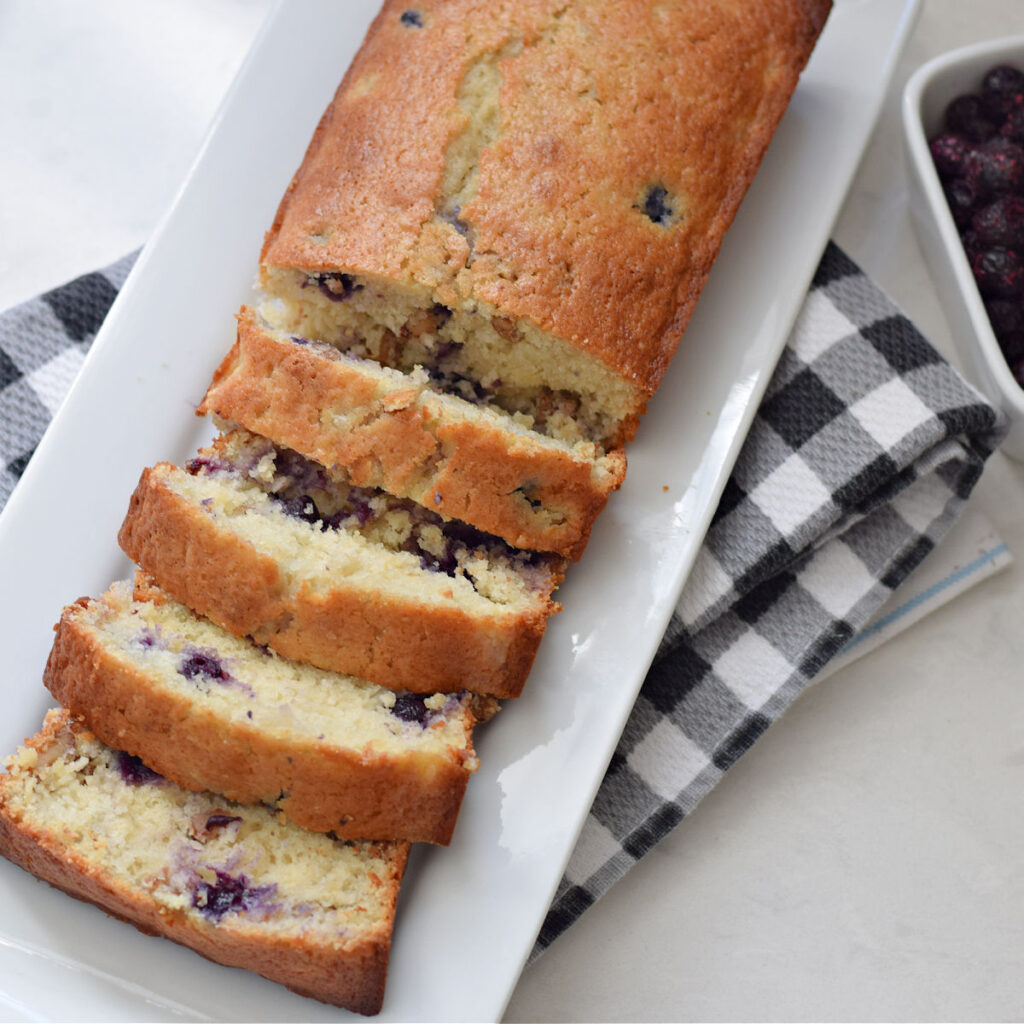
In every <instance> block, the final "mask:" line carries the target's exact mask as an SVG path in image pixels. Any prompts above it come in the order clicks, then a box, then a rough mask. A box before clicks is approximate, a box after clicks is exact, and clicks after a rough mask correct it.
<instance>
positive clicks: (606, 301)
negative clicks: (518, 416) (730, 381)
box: [262, 0, 830, 397]
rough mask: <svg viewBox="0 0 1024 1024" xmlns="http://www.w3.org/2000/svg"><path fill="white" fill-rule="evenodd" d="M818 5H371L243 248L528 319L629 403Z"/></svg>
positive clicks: (667, 339) (645, 379)
mask: <svg viewBox="0 0 1024 1024" xmlns="http://www.w3.org/2000/svg"><path fill="white" fill-rule="evenodd" d="M829 8H830V0H586V2H567V0H505V2H494V0H423V2H421V3H419V4H418V5H417V7H416V8H415V9H411V8H410V7H409V0H401V2H397V0H388V2H386V3H385V5H384V7H383V10H382V11H381V13H380V14H379V15H378V17H377V18H376V20H375V21H374V22H373V24H372V25H371V27H370V30H369V33H368V35H367V38H366V40H365V42H364V44H363V47H362V48H361V50H360V51H359V53H358V54H357V56H356V58H355V60H354V62H353V64H352V66H351V68H350V70H349V72H348V74H347V75H346V76H345V78H344V80H343V81H342V83H341V86H340V87H339V89H338V91H337V93H336V95H335V98H334V101H333V103H332V104H331V106H330V107H329V108H328V110H327V112H326V113H325V114H324V116H323V118H322V119H321V122H320V124H319V127H318V128H317V131H316V133H315V135H314V137H313V140H312V142H311V144H310V146H309V149H308V151H307V153H306V157H305V160H304V162H303V164H302V166H301V167H300V169H299V171H298V173H297V174H296V175H295V177H294V179H293V181H292V182H291V185H290V186H289V188H288V190H287V193H286V194H285V196H284V198H283V200H282V202H281V205H280V207H279V209H278V212H277V216H276V219H275V221H274V224H273V226H272V228H271V230H270V232H269V233H268V235H267V238H266V242H265V245H264V250H263V257H262V259H263V263H264V264H265V265H273V266H294V267H300V268H303V269H305V270H309V271H344V272H349V273H359V274H362V275H366V276H369V277H371V278H372V277H379V278H380V279H382V280H385V281H388V282H391V283H394V284H398V285H402V286H409V287H413V288H416V287H420V288H423V289H427V290H429V291H430V292H431V293H433V295H434V296H436V298H437V299H438V301H441V302H444V303H445V304H447V305H451V306H455V305H456V304H462V305H463V306H472V305H473V304H477V305H483V306H484V307H485V308H487V307H490V308H491V309H492V310H497V311H499V312H500V313H501V314H502V315H505V316H512V317H515V318H517V319H526V320H527V321H529V322H532V323H533V324H535V325H536V326H537V327H539V328H540V329H541V330H543V331H545V332H547V333H549V334H553V335H555V336H557V337H560V338H562V339H564V340H567V341H569V342H570V343H571V344H573V345H574V346H576V347H577V348H579V349H581V350H583V351H585V352H588V353H590V354H592V355H593V356H595V357H597V358H598V359H600V360H601V361H603V362H604V363H605V364H607V365H609V366H610V367H612V368H613V369H614V370H615V371H616V372H617V373H618V374H620V375H621V376H622V377H623V378H625V379H626V380H627V381H630V382H631V384H632V386H633V387H634V388H635V389H636V391H637V394H638V395H640V396H644V397H649V396H650V394H652V393H653V391H654V389H655V388H656V387H657V385H658V383H659V382H660V380H661V378H662V376H663V374H664V372H665V369H666V368H667V365H668V362H669V360H670V358H671V356H672V354H673V353H674V351H675V349H676V347H677V345H678V342H679V338H680V336H681V334H682V331H683V329H684V328H685V325H686V323H687V321H688V320H689V317H690V314H691V312H692V309H693V306H694V304H695V302H696V300H697V296H698V295H699V293H700V290H701V288H702V287H703V285H704V282H705V280H706V278H707V274H708V271H709V269H710V267H711V264H712V262H713V260H714V258H715V256H716V255H717V252H718V249H719V247H720V243H721V239H722V236H723V234H724V233H725V231H726V229H727V228H728V226H729V224H730V223H731V221H732V219H733V216H734V214H735V212H736V209H737V207H738V206H739V203H740V200H741V199H742V197H743V195H744V193H745V192H746V189H747V187H748V185H749V183H750V181H751V179H752V178H753V176H754V173H755V171H756V169H757V166H758V164H759V163H760V160H761V158H762V156H763V154H764V151H765V149H766V148H767V145H768V142H769V140H770V139H771V136H772V134H773V133H774V130H775V127H776V124H777V123H778V120H779V118H780V117H781V116H782V113H783V111H784V109H785V107H786V104H787V103H788V100H789V97H790V95H791V93H792V91H793V89H794V88H795V86H796V82H797V78H798V76H799V74H800V71H801V69H802V68H803V66H804V64H805V63H806V61H807V58H808V57H809V55H810V52H811V49H812V48H813V45H814V42H815V41H816V39H817V36H818V34H819V32H820V30H821V28H822V26H823V24H824V22H825V19H826V17H827V14H828V11H829ZM467 167H468V168H469V169H470V173H468V174H467V173H463V172H464V171H465V168H467ZM460 168H462V171H460ZM460 173H461V177H460Z"/></svg>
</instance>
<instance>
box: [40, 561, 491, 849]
mask: <svg viewBox="0 0 1024 1024" xmlns="http://www.w3.org/2000/svg"><path fill="white" fill-rule="evenodd" d="M44 682H45V684H46V686H47V688H48V689H49V690H50V692H51V693H52V694H53V695H54V696H55V697H56V698H57V700H58V701H59V702H60V703H61V704H63V705H64V706H65V707H68V708H70V709H71V711H72V712H73V713H74V714H75V715H76V716H78V717H79V718H81V719H82V720H83V721H84V722H85V724H86V725H87V726H88V727H89V729H91V730H92V732H94V733H95V734H96V735H97V736H98V737H99V738H100V739H101V740H103V741H104V742H105V743H109V744H111V745H112V746H115V747H117V748H118V749H119V750H124V751H126V752H127V753H129V754H132V755H135V756H138V757H141V758H142V759H143V760H144V761H145V762H146V764H147V765H148V766H149V767H150V768H152V769H154V770H155V771H157V772H159V773H160V774H161V775H164V776H166V777H167V778H169V779H171V780H173V781H174V782H176V783H177V784H178V785H181V786H184V787H186V788H187V789H192V790H212V791H214V792H217V793H223V794H224V795H225V796H228V797H230V798H232V799H234V800H238V801H241V802H242V803H261V804H264V805H266V806H267V807H268V808H270V809H274V810H278V811H281V812H282V813H283V814H284V815H285V816H286V817H287V818H289V819H290V820H292V821H294V822H295V823H297V824H298V825H301V826H303V827H304V828H308V829H313V830H316V831H319V832H331V833H333V834H335V835H338V836H340V837H342V838H352V839H408V840H415V841H422V842H431V843H442V844H444V843H447V842H448V841H449V840H450V838H451V834H452V830H453V828H454V827H455V821H456V818H457V816H458V812H459V806H460V805H461V803H462V797H463V794H464V793H465V789H466V783H467V780H468V778H469V776H470V774H471V773H472V772H473V771H475V770H476V768H477V766H478V764H479V762H478V761H477V759H476V755H475V752H474V749H473V742H472V734H473V727H474V725H475V724H476V723H477V722H478V721H480V720H481V719H486V718H488V717H490V715H492V714H493V713H494V711H495V710H496V704H495V702H494V701H493V700H492V699H490V698H486V697H479V696H475V695H470V694H467V693H462V694H434V695H429V696H428V695H423V694H411V693H395V692H394V691H392V690H387V689H384V688H383V687H380V686H376V685H374V684H373V683H368V682H366V681H365V680H361V679H356V678H353V677H351V676H340V675H337V674H335V673H333V672H325V671H323V670H322V669H317V668H313V667H312V666H309V665H300V664H297V663H295V662H290V661H287V660H286V659H284V658H281V657H279V656H278V655H276V654H274V653H273V652H272V651H269V650H268V649H266V648H261V647H258V646H256V645H255V644H254V643H252V641H250V640H245V639H240V638H238V637H234V636H231V635H230V634H228V633H225V632H224V630H222V629H220V628H219V627H217V626H215V625H214V624H213V623H212V622H209V621H208V620H206V619H203V618H200V617H198V616H196V615H194V614H193V613H192V612H191V611H190V610H189V609H188V608H186V607H185V606H184V605H181V604H179V603H178V602H177V601H174V600H172V599H171V598H169V597H167V596H166V595H165V594H163V593H162V592H161V591H160V590H159V589H158V588H156V587H155V586H153V585H152V584H151V583H148V582H147V581H146V580H145V579H144V578H140V581H139V582H138V583H137V585H136V587H135V593H134V595H133V593H132V588H131V585H130V584H128V583H120V584H115V585H114V586H113V587H112V588H111V589H110V590H109V591H108V592H107V593H106V594H105V595H104V596H103V597H101V598H100V599H99V600H89V599H82V600H81V601H79V602H78V603H76V604H74V605H70V606H69V607H68V608H66V609H65V610H64V613H63V615H62V616H61V620H60V623H59V624H58V626H57V635H56V638H55V640H54V645H53V648H52V650H51V653H50V657H49V660H48V662H47V666H46V672H45V675H44Z"/></svg>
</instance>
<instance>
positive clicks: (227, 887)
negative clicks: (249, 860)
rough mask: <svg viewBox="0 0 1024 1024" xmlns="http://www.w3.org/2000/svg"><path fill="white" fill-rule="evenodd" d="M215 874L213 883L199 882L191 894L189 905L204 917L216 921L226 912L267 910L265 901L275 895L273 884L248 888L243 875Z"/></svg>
mask: <svg viewBox="0 0 1024 1024" xmlns="http://www.w3.org/2000/svg"><path fill="white" fill-rule="evenodd" d="M215 874H216V876H217V881H216V884H213V883H210V882H205V881H200V882H199V883H198V884H197V885H196V888H195V892H194V893H193V894H192V906H194V907H196V908H197V909H198V910H199V911H200V912H201V913H202V914H203V915H204V916H205V917H208V918H210V919H211V920H212V921H219V920H220V919H221V918H222V917H223V916H224V915H225V914H229V913H244V912H246V911H251V910H255V909H257V908H261V909H269V907H268V906H267V903H268V899H269V897H271V896H273V895H274V894H275V893H276V891H277V886H276V885H255V886H254V885H250V884H249V879H248V878H246V876H245V875H243V874H239V875H237V876H236V875H229V874H228V873H227V872H226V871H215Z"/></svg>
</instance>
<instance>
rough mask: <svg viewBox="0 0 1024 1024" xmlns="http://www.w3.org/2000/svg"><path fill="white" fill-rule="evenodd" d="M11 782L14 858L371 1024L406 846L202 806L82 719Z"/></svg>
mask: <svg viewBox="0 0 1024 1024" xmlns="http://www.w3.org/2000/svg"><path fill="white" fill-rule="evenodd" d="M6 766H7V772H6V773H5V774H0V854H2V855H3V856H5V857H7V858H8V859H9V860H12V861H14V863H16V864H18V865H20V866H21V867H23V868H25V869H26V870H27V871H30V872H32V874H34V875H37V876H38V877H39V878H42V879H44V880H45V881H47V882H49V883H50V884H51V885H54V886H56V887H57V888H59V889H63V890H64V891H65V892H68V893H70V894H71V895H72V896H76V897H78V898H79V899H82V900H86V901H88V902H90V903H95V904H96V905H98V906H99V907H102V908H103V909H104V910H106V911H107V912H108V913H110V914H113V915H114V916H116V917H119V918H122V919H124V920H127V921H129V922H131V923H132V924H134V925H135V926H136V927H137V928H139V929H140V930H141V931H143V932H146V933H149V934H152V935H162V936H164V937H166V938H169V939H173V940H174V941H175V942H179V943H181V944H183V945H185V946H189V947H191V948H192V949H194V950H196V951H197V952H199V953H201V954H202V955H203V956H205V957H208V958H209V959H211V960H216V961H218V962H219V963H222V964H228V965H230V966H233V967H245V968H247V969H248V970H251V971H255V972H256V973H258V974H261V975H263V976H264V977H266V978H270V979H271V980H272V981H276V982H279V983H281V984H283V985H287V986H288V987H289V988H291V989H293V990H294V991H296V992H299V993H301V994H302V995H306V996H312V997H313V998H315V999H319V1000H322V1001H324V1002H328V1003H333V1004H335V1005H337V1006H342V1007H345V1008H347V1009H349V1010H354V1011H356V1012H358V1013H364V1014H372V1013H376V1012H378V1011H379V1009H380V1006H381V1002H382V1000H383V995H384V981H385V974H386V971H387V961H388V953H389V950H390V945H391V930H392V925H393V922H394V915H395V903H396V900H397V898H398V889H399V885H400V883H401V879H402V874H403V872H404V870H405V862H406V858H407V856H408V844H407V843H353V842H348V841H345V840H340V839H336V838H334V837H332V836H328V835H323V834H318V833H313V832H307V831H305V830H303V829H300V828H298V827H296V826H295V825H291V824H289V823H287V822H284V821H281V820H280V819H279V817H277V816H276V815H274V814H273V813H271V812H270V811H268V810H266V809H265V808H262V807H247V806H243V805H241V804H236V803H232V802H231V801H228V800H225V799H223V798H222V797H218V796H214V795H212V794H209V793H192V792H189V791H188V790H184V789H180V788H179V787H178V786H175V785H174V784H173V783H171V782H169V781H167V780H166V779H164V778H162V777H161V776H159V775H157V774H155V773H154V772H152V771H151V770H150V769H149V768H147V767H146V766H145V765H144V764H143V763H142V762H140V761H139V760H137V759H136V758H134V757H130V756H128V755H126V754H124V753H123V752H119V751H116V750H112V749H111V748H109V747H107V746H104V745H103V744H102V743H100V742H99V741H98V740H97V739H96V738H95V737H94V736H93V735H92V734H90V733H89V732H88V731H86V730H85V728H84V727H82V726H80V725H78V724H77V723H74V722H73V721H72V720H71V719H70V716H69V715H68V713H67V712H65V711H51V712H50V713H49V714H48V715H47V718H46V722H45V724H44V727H43V729H42V731H41V732H40V733H39V734H38V735H36V736H35V737H33V738H32V739H30V740H28V741H27V743H26V745H25V746H24V747H23V748H21V749H20V750H19V751H18V752H17V753H16V754H15V755H14V756H13V757H11V758H10V759H8V761H7V763H6Z"/></svg>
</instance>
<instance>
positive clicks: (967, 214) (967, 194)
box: [903, 36, 1024, 460]
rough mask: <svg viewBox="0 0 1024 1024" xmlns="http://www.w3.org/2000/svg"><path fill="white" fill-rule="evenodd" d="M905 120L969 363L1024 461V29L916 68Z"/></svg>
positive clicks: (935, 261)
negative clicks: (1000, 413)
mask: <svg viewBox="0 0 1024 1024" xmlns="http://www.w3.org/2000/svg"><path fill="white" fill-rule="evenodd" d="M903 127H904V141H905V144H906V150H907V156H908V167H909V170H910V178H911V186H912V188H911V193H910V200H911V211H912V213H913V215H914V221H915V226H916V228H917V229H918V235H919V238H920V241H921V249H922V252H923V254H924V256H925V258H926V260H927V262H928V264H929V268H930V269H931V271H932V276H933V278H934V280H935V283H936V286H937V290H938V294H939V298H940V301H941V302H942V305H943V307H944V309H945V312H946V315H947V319H948V320H949V324H950V327H951V329H952V333H953V338H954V341H955V343H956V346H957V350H958V354H959V356H960V359H961V362H962V364H963V369H964V372H965V374H966V375H967V377H968V378H969V379H970V380H971V381H972V383H974V384H975V385H977V386H978V387H979V388H980V389H981V390H982V391H983V392H984V393H985V394H986V395H987V397H988V398H989V399H990V400H991V401H992V402H993V403H994V404H995V405H997V406H998V407H999V408H1000V409H1001V410H1002V412H1003V413H1004V414H1005V416H1006V417H1007V419H1008V421H1009V424H1010V430H1009V435H1008V436H1007V438H1006V440H1005V441H1004V442H1003V451H1004V452H1005V453H1006V454H1007V455H1010V456H1011V457H1013V458H1016V459H1020V460H1024V329H1022V325H1024V36H1018V37H1016V38H1011V39H998V40H993V41H991V42H987V43H979V44H975V45H973V46H968V47H965V48H963V49H960V50H956V51H954V52H952V53H948V54H944V55H942V56H940V57H937V58H935V59H934V60H932V61H929V62H928V63H927V64H925V65H924V66H922V67H921V68H919V69H918V71H917V72H915V74H914V75H913V76H912V77H911V79H910V81H909V82H908V83H907V86H906V90H905V92H904V96H903Z"/></svg>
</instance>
